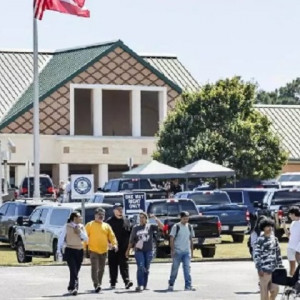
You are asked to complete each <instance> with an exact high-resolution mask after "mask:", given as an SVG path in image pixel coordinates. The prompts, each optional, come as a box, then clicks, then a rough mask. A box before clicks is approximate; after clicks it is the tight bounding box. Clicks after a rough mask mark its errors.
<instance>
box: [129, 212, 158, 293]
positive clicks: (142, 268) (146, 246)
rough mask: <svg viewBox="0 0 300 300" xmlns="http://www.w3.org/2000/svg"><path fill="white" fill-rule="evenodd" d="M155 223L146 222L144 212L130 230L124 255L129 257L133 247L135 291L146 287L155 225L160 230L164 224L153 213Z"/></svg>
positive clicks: (140, 290)
mask: <svg viewBox="0 0 300 300" xmlns="http://www.w3.org/2000/svg"><path fill="white" fill-rule="evenodd" d="M151 217H152V218H154V219H155V221H156V223H157V225H156V224H150V223H148V215H147V214H146V213H145V212H141V213H140V214H139V218H140V224H138V225H135V226H134V227H133V229H132V231H131V234H130V239H129V244H128V248H127V251H126V257H129V252H130V249H131V248H133V247H134V256H135V260H136V264H137V287H136V289H135V290H136V292H142V291H143V290H146V289H147V284H148V277H149V269H150V263H151V261H152V258H153V235H154V232H156V231H157V229H158V228H157V227H159V228H160V229H161V230H163V228H164V224H163V223H162V222H161V221H160V220H159V219H158V218H157V217H155V216H154V215H151Z"/></svg>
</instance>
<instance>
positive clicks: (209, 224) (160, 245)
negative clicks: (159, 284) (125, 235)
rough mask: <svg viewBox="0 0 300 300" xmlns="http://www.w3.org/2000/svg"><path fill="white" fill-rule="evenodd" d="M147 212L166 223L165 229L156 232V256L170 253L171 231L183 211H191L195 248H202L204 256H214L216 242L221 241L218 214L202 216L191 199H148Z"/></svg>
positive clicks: (190, 221)
mask: <svg viewBox="0 0 300 300" xmlns="http://www.w3.org/2000/svg"><path fill="white" fill-rule="evenodd" d="M147 205H148V206H147V213H148V214H149V215H151V214H154V215H155V216H157V217H158V218H159V219H160V220H161V221H162V222H163V223H164V230H163V231H160V230H159V231H158V232H157V233H156V239H155V245H154V256H156V257H164V256H166V255H168V254H170V245H169V233H170V231H171V228H172V226H173V225H174V224H176V223H178V222H179V221H180V218H179V214H180V212H181V211H188V212H189V213H190V220H189V223H190V224H191V226H192V227H193V229H194V232H195V237H194V238H193V243H194V248H195V249H200V251H201V254H202V257H214V255H215V252H216V244H220V243H221V238H220V233H221V222H220V220H219V218H218V217H217V216H201V215H199V213H198V210H197V207H196V205H195V203H194V202H193V201H192V200H189V199H171V200H153V201H147Z"/></svg>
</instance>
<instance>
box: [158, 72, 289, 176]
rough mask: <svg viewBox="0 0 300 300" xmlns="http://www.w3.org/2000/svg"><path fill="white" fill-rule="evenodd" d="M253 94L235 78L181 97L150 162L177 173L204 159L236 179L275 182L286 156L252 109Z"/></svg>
mask: <svg viewBox="0 0 300 300" xmlns="http://www.w3.org/2000/svg"><path fill="white" fill-rule="evenodd" d="M255 89H256V87H255V85H254V84H252V83H249V82H247V83H245V82H243V81H242V80H241V79H240V78H239V77H234V78H232V79H226V80H220V81H218V82H217V83H216V84H207V85H205V86H203V87H202V88H201V89H200V91H199V92H197V93H185V94H183V95H182V97H181V99H180V100H179V101H177V103H176V105H175V108H174V110H172V111H171V112H170V113H169V114H168V117H167V119H166V121H165V122H164V124H163V125H162V127H161V128H160V130H159V133H158V142H157V152H155V153H154V155H153V156H154V158H155V159H158V160H160V161H162V162H164V163H167V164H170V165H172V166H176V167H183V166H184V165H186V164H188V163H191V162H194V161H196V160H198V159H206V160H209V161H212V162H215V163H219V164H222V165H224V166H228V167H230V168H233V169H234V170H235V171H236V172H237V176H238V177H239V178H260V179H268V178H274V177H275V176H276V175H277V174H278V173H279V172H280V171H281V169H282V166H283V164H284V163H285V162H286V160H287V153H286V152H285V151H284V150H283V149H282V147H281V144H280V140H279V138H278V136H276V135H275V134H274V133H272V131H271V129H270V125H271V124H270V122H269V121H268V119H267V117H266V116H264V115H262V114H261V113H260V112H259V111H257V110H255V109H254V107H253V104H254V100H255Z"/></svg>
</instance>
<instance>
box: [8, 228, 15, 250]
mask: <svg viewBox="0 0 300 300" xmlns="http://www.w3.org/2000/svg"><path fill="white" fill-rule="evenodd" d="M9 245H10V248H11V249H13V250H15V249H16V242H15V231H14V230H13V229H12V230H11V231H10V233H9Z"/></svg>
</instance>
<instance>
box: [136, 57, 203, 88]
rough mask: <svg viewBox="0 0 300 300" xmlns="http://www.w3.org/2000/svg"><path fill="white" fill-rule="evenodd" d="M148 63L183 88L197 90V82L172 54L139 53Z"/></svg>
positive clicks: (198, 86)
mask: <svg viewBox="0 0 300 300" xmlns="http://www.w3.org/2000/svg"><path fill="white" fill-rule="evenodd" d="M141 56H142V57H143V58H144V59H145V60H146V61H147V62H148V63H150V64H151V65H152V66H154V67H155V68H156V69H157V70H159V71H160V72H162V73H163V74H165V75H166V76H167V77H168V78H170V79H171V80H172V81H173V82H175V83H176V84H178V85H179V86H180V87H181V88H182V89H183V90H187V91H191V92H194V91H197V90H199V89H200V85H199V83H198V82H197V81H196V80H195V79H194V78H193V76H192V75H191V73H190V72H189V71H188V70H187V69H186V68H185V67H184V65H183V64H182V63H181V62H180V61H179V60H178V58H177V56H174V55H141Z"/></svg>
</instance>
